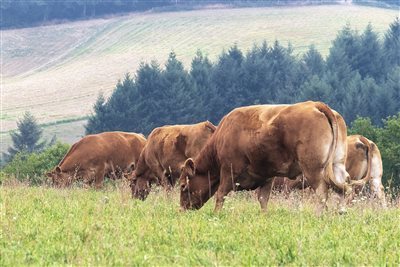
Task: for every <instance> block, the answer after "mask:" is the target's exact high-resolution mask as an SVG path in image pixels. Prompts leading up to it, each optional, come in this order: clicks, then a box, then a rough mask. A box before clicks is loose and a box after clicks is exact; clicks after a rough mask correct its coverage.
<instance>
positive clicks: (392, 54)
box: [383, 17, 400, 72]
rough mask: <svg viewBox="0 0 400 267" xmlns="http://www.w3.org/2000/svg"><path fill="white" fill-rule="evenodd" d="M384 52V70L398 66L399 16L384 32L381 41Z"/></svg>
mask: <svg viewBox="0 0 400 267" xmlns="http://www.w3.org/2000/svg"><path fill="white" fill-rule="evenodd" d="M383 48H384V53H385V63H386V71H387V72H389V71H390V69H391V68H393V67H395V66H400V19H399V17H397V18H396V20H395V21H394V22H393V23H392V24H390V26H389V30H388V31H387V32H386V34H385V40H384V43H383Z"/></svg>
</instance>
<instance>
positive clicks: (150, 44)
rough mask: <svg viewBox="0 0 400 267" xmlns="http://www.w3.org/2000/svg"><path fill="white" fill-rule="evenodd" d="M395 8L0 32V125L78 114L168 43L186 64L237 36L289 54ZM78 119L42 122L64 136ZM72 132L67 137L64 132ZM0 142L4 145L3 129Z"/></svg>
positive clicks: (236, 12)
mask: <svg viewBox="0 0 400 267" xmlns="http://www.w3.org/2000/svg"><path fill="white" fill-rule="evenodd" d="M396 15H397V12H396V11H394V10H388V9H379V8H373V7H361V6H344V5H343V6H339V5H336V6H313V7H309V6H308V7H274V8H243V9H217V10H197V11H188V12H170V13H142V14H131V15H129V16H124V17H117V18H109V19H98V20H92V21H84V22H74V23H67V24H62V25H53V26H44V27H38V28H27V29H20V30H7V31H2V32H1V34H2V49H1V56H2V65H3V66H2V114H1V118H0V119H1V123H2V129H1V131H2V132H3V133H4V132H5V131H8V130H11V129H13V128H15V125H16V123H15V122H16V119H17V118H18V117H20V116H21V114H22V113H23V112H24V111H26V110H30V111H31V112H32V113H33V114H34V115H35V116H36V117H37V118H38V120H39V121H40V122H41V123H49V122H57V121H60V120H65V119H79V118H82V117H84V116H86V115H88V114H89V113H90V112H91V108H92V105H93V103H94V101H95V99H96V97H97V95H98V93H99V91H103V92H105V93H110V92H111V91H112V89H113V88H114V86H115V84H116V82H117V80H118V79H120V78H122V77H123V75H124V73H126V72H130V73H134V72H135V69H136V68H137V67H138V65H139V63H140V62H141V61H150V60H153V59H155V60H158V61H159V62H160V63H163V62H164V61H165V60H166V58H167V56H168V53H169V52H170V51H171V50H173V51H175V53H176V54H177V56H178V58H179V59H180V60H182V61H183V62H184V63H185V64H186V66H187V67H190V65H189V64H190V60H191V58H192V57H193V56H194V54H195V52H196V50H197V49H201V50H202V51H203V52H205V53H206V54H208V55H209V57H210V58H211V59H215V58H216V57H217V56H218V54H219V53H220V52H221V51H222V49H227V48H229V47H230V46H231V45H232V44H233V43H237V44H238V45H239V47H240V48H243V49H247V48H250V47H251V46H252V44H253V43H254V42H257V43H260V42H262V41H263V40H266V41H267V42H273V41H274V40H275V39H278V40H280V41H281V42H282V43H284V44H286V43H287V42H291V43H292V45H293V47H294V49H295V53H302V52H304V51H305V50H306V49H307V47H308V45H310V44H315V46H316V47H317V49H318V50H319V51H321V52H322V53H323V54H324V55H326V54H327V53H328V51H329V46H330V42H331V41H332V39H333V38H334V37H335V35H336V33H337V31H338V30H340V29H341V28H342V27H343V26H344V25H345V24H346V23H350V25H351V26H352V28H356V29H358V30H363V29H364V28H365V26H366V25H367V24H368V23H369V22H371V23H372V25H373V27H374V30H376V31H377V32H381V33H382V32H384V31H386V30H387V27H388V25H389V23H391V22H392V21H393V20H394V18H395V17H396ZM82 123H83V122H82V121H81V122H80V123H78V124H79V127H77V122H74V123H73V124H71V123H62V124H57V125H53V126H51V127H46V132H47V134H48V135H49V134H51V133H52V132H55V131H58V132H59V134H57V136H58V137H60V138H61V139H62V140H65V141H69V142H72V141H74V139H75V138H77V137H79V136H80V135H81V134H83V128H82ZM71 136H74V138H71ZM2 138H5V139H4V140H3V143H2V149H4V147H6V144H7V139H8V138H7V136H4V134H2Z"/></svg>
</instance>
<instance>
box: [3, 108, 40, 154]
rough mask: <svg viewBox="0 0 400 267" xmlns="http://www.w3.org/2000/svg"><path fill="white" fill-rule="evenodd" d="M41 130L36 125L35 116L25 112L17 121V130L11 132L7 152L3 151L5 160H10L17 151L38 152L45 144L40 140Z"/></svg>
mask: <svg viewBox="0 0 400 267" xmlns="http://www.w3.org/2000/svg"><path fill="white" fill-rule="evenodd" d="M42 132H43V130H42V129H41V128H40V126H39V125H38V123H37V121H36V119H35V117H34V116H33V115H32V114H31V113H30V112H25V114H24V115H23V117H22V119H20V120H19V121H18V122H17V130H16V131H14V132H12V133H11V134H10V135H11V139H12V142H13V144H12V146H10V147H9V148H8V153H4V157H5V159H6V161H9V160H11V159H12V158H13V157H14V156H15V155H16V154H17V153H19V152H26V153H32V152H40V151H41V150H43V148H44V147H45V146H46V142H45V141H40V139H41V138H42Z"/></svg>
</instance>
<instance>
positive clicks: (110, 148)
mask: <svg viewBox="0 0 400 267" xmlns="http://www.w3.org/2000/svg"><path fill="white" fill-rule="evenodd" d="M145 144H146V138H145V137H144V136H143V135H142V134H136V133H125V132H104V133H100V134H93V135H87V136H85V137H83V138H82V139H81V140H79V141H78V142H77V143H75V144H73V145H72V147H71V148H70V149H69V151H68V152H67V154H66V155H65V156H64V158H63V159H62V160H61V162H60V163H59V164H58V166H56V167H55V168H54V169H53V170H52V171H51V172H49V173H48V174H47V176H48V177H50V178H51V179H52V181H53V184H55V185H56V186H66V185H69V184H70V183H71V182H72V181H73V180H75V179H83V181H84V182H86V183H92V182H93V181H94V184H95V187H96V188H100V187H101V186H102V184H103V180H104V176H105V175H111V176H113V177H114V178H117V176H120V175H122V172H125V171H129V169H131V168H132V167H134V166H135V164H136V163H137V161H138V159H139V155H140V152H141V151H142V149H143V147H144V145H145Z"/></svg>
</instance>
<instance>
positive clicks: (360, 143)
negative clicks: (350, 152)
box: [356, 141, 365, 150]
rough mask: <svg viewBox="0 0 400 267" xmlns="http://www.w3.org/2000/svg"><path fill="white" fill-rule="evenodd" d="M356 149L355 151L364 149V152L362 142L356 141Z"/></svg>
mask: <svg viewBox="0 0 400 267" xmlns="http://www.w3.org/2000/svg"><path fill="white" fill-rule="evenodd" d="M356 148H357V149H364V150H365V145H364V144H363V143H362V142H360V141H357V142H356Z"/></svg>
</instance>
